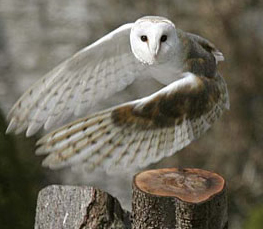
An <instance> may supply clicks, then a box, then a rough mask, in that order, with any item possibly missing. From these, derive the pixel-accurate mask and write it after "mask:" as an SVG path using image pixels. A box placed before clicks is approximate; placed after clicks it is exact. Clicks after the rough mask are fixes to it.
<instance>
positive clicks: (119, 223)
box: [35, 185, 131, 229]
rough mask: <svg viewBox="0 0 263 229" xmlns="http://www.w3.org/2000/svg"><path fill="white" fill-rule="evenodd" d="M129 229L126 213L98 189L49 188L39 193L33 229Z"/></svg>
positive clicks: (111, 198) (82, 187) (55, 186)
mask: <svg viewBox="0 0 263 229" xmlns="http://www.w3.org/2000/svg"><path fill="white" fill-rule="evenodd" d="M61 228H65V229H71V228H72V229H97V228H105V229H106V228H109V229H110V228H116V229H129V228H131V226H130V221H129V214H128V213H127V212H125V211H124V210H122V208H121V206H120V204H119V202H118V201H117V200H116V199H115V198H113V197H112V196H110V195H109V194H107V193H105V192H102V191H100V190H99V189H96V188H92V187H85V186H62V185H51V186H48V187H46V188H44V189H42V190H41V191H40V192H39V195H38V201H37V210H36V217H35V229H61Z"/></svg>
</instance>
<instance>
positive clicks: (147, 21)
mask: <svg viewBox="0 0 263 229" xmlns="http://www.w3.org/2000/svg"><path fill="white" fill-rule="evenodd" d="M177 41H178V37H177V34H176V29H175V25H174V24H173V23H172V22H171V21H169V20H168V19H166V18H163V17H155V16H146V17H142V18H140V19H138V20H137V21H136V22H135V23H134V25H133V27H132V29H131V33H130V44H131V49H132V52H133V54H134V55H135V57H136V58H137V59H138V60H139V61H141V62H142V63H145V64H149V65H154V64H160V63H165V62H166V61H168V60H170V59H171V57H172V56H173V55H175V52H176V48H177V47H176V46H177V43H178V42H177Z"/></svg>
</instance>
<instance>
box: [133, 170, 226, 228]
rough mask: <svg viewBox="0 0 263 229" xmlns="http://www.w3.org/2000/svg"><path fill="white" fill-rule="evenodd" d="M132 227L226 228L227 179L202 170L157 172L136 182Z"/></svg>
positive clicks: (142, 175)
mask: <svg viewBox="0 0 263 229" xmlns="http://www.w3.org/2000/svg"><path fill="white" fill-rule="evenodd" d="M132 205H133V212H132V216H133V217H132V226H133V227H132V228H133V229H139V228H142V229H145V228H148V229H150V228H156V229H157V228H158V229H164V228H165V229H172V228H176V229H190V228H191V229H226V228H227V197H226V185H225V181H224V179H223V178H222V177H221V176H219V175H218V174H215V173H212V172H208V171H204V170H200V169H182V170H180V169H176V168H170V169H158V170H148V171H144V172H142V173H139V174H137V175H136V176H135V177H134V180H133V203H132Z"/></svg>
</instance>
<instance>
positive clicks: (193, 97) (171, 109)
mask: <svg viewBox="0 0 263 229" xmlns="http://www.w3.org/2000/svg"><path fill="white" fill-rule="evenodd" d="M199 79H200V80H199V85H198V87H195V88H192V87H191V85H186V86H185V87H182V88H179V89H178V90H174V91H172V92H171V93H165V94H161V95H158V96H156V97H154V98H153V99H152V100H150V101H149V102H147V103H145V104H144V105H143V106H139V107H138V106H136V104H127V105H123V106H121V107H118V108H116V109H115V110H113V111H112V114H111V118H112V120H113V123H114V124H116V125H117V126H135V127H136V128H141V129H152V128H154V129H156V128H163V127H171V126H174V125H180V124H181V123H182V121H183V120H184V118H186V119H190V120H192V119H195V118H198V117H200V116H201V115H203V114H205V113H207V112H209V111H210V110H211V109H212V108H213V107H214V105H216V104H217V103H218V102H219V100H220V99H222V95H221V94H222V93H225V91H224V87H222V85H221V84H222V83H223V81H222V78H221V76H219V75H217V76H216V77H213V78H207V77H202V76H200V77H199Z"/></svg>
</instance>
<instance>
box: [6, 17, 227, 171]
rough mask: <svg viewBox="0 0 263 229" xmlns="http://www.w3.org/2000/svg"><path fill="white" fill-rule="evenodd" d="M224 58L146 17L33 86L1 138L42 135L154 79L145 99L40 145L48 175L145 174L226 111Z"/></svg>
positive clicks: (196, 39) (86, 119) (88, 119)
mask: <svg viewBox="0 0 263 229" xmlns="http://www.w3.org/2000/svg"><path fill="white" fill-rule="evenodd" d="M223 60H224V57H223V55H222V53H221V52H220V51H219V50H218V49H217V48H216V47H215V46H214V44H212V43H211V42H209V41H208V40H206V39H204V38H202V37H200V36H197V35H194V34H191V33H188V32H184V31H182V30H180V29H178V28H177V27H176V26H175V25H174V23H172V22H171V21H170V20H168V19H166V18H164V17H157V16H146V17H142V18H140V19H138V20H137V21H135V22H134V23H129V24H125V25H122V26H121V27H119V28H117V29H116V30H114V31H112V32H110V33H109V34H107V35H105V36H104V37H102V38H100V39H99V40H97V41H96V42H94V43H93V44H91V45H89V46H87V47H85V48H84V49H82V50H80V51H79V52H77V53H76V54H75V55H73V56H72V57H70V58H69V59H67V60H66V61H64V62H63V63H61V64H60V65H58V66H57V67H56V68H55V69H53V70H52V71H51V72H49V73H48V74H47V75H45V76H44V77H43V78H42V79H40V80H39V81H38V82H36V83H35V84H34V85H33V86H32V87H31V88H30V89H28V91H26V92H25V93H24V95H23V96H22V97H21V98H20V99H19V100H18V101H17V103H16V104H15V105H14V107H13V108H12V109H11V111H10V112H9V115H8V119H9V121H10V123H9V126H8V128H7V132H8V133H9V132H15V133H21V132H23V131H26V135H27V136H31V135H33V134H35V133H36V132H37V131H38V130H39V129H41V128H42V127H43V128H44V129H46V130H49V129H50V128H52V127H53V126H54V125H55V124H57V123H60V122H62V121H63V120H66V119H67V118H69V117H72V116H78V115H80V114H83V113H85V112H86V113H87V111H88V109H90V108H92V107H93V106H95V105H96V104H97V103H98V102H100V101H103V100H104V99H106V98H109V97H111V96H113V95H114V94H116V93H117V92H120V91H122V90H124V89H125V88H127V87H128V86H129V85H131V84H133V82H134V81H135V80H136V79H140V78H143V77H148V78H149V79H150V78H153V79H155V80H156V81H158V82H159V83H160V84H162V88H161V89H160V90H158V91H156V92H154V93H153V94H151V95H148V96H145V97H143V98H139V99H137V100H134V101H129V102H126V103H123V104H120V105H116V106H113V107H110V108H108V109H105V110H102V111H98V112H95V113H94V114H89V115H88V116H86V117H84V118H81V119H77V120H76V121H74V122H71V123H69V124H67V125H65V126H63V127H61V128H59V129H57V130H55V131H52V132H51V133H48V134H47V135H46V136H44V137H42V138H41V139H40V140H39V141H38V142H37V145H38V149H37V150H36V153H37V154H38V155H47V156H46V158H45V159H44V161H43V165H44V166H46V167H49V168H51V169H58V168H63V167H66V166H69V167H72V168H74V167H75V168H84V169H85V170H87V171H93V170H95V169H96V168H98V167H99V168H103V169H104V170H105V171H113V170H115V169H129V168H133V167H140V168H141V167H145V166H147V165H149V164H150V163H153V162H157V161H159V160H161V159H162V158H164V157H168V156H171V155H172V154H174V153H175V152H177V151H178V150H180V149H182V148H183V147H185V146H187V145H188V144H190V143H191V142H192V141H193V140H195V139H197V138H198V137H199V136H200V135H201V134H203V133H204V132H206V130H207V129H208V128H209V127H210V126H211V125H212V124H213V123H214V122H215V121H216V120H217V119H218V118H219V117H220V116H221V115H222V113H223V111H224V110H225V109H229V98H228V91H227V86H226V83H225V81H224V79H223V78H222V76H221V75H220V74H219V72H218V70H217V64H218V62H219V61H223Z"/></svg>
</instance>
